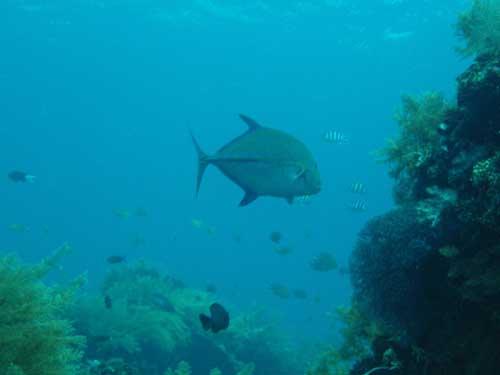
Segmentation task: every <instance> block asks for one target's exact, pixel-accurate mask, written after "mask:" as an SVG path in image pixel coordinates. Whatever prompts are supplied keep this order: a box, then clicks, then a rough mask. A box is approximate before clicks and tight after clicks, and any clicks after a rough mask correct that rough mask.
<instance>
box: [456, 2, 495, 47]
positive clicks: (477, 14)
mask: <svg viewBox="0 0 500 375" xmlns="http://www.w3.org/2000/svg"><path fill="white" fill-rule="evenodd" d="M457 33H458V35H459V36H460V37H461V38H462V39H463V40H464V41H465V46H463V47H461V48H459V49H458V51H459V52H460V53H461V54H462V55H464V56H471V55H481V54H487V53H493V54H498V53H500V0H474V2H473V4H472V7H471V8H470V9H469V10H468V11H466V12H464V13H462V14H461V15H460V17H459V21H458V24H457Z"/></svg>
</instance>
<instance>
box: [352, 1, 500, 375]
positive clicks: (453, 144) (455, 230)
mask: <svg viewBox="0 0 500 375" xmlns="http://www.w3.org/2000/svg"><path fill="white" fill-rule="evenodd" d="M499 9H500V2H498V1H496V0H495V1H493V0H492V1H475V2H474V4H473V6H472V8H471V10H470V11H469V12H467V13H465V14H464V15H462V17H461V19H460V22H459V25H458V27H459V31H460V32H461V33H462V35H463V36H464V37H465V38H466V41H467V49H466V52H467V53H468V54H475V55H477V58H476V60H475V61H474V63H473V64H472V65H471V66H470V67H469V68H468V69H467V70H466V71H465V72H464V73H463V74H462V75H460V76H459V77H458V92H457V104H456V106H450V105H448V104H444V102H443V101H442V100H441V99H439V100H437V99H436V97H434V98H433V99H432V101H434V102H435V103H436V105H430V106H427V105H418V104H419V103H420V104H421V103H425V102H426V101H427V99H420V100H417V101H416V103H417V105H414V104H415V103H413V102H408V100H407V99H404V105H403V113H408V114H409V116H402V117H400V118H401V119H402V120H401V119H400V120H399V123H400V125H402V126H401V133H400V138H399V140H398V141H396V142H393V143H391V144H390V145H389V147H388V149H386V150H385V151H384V152H383V154H385V155H386V160H387V161H388V162H390V163H391V164H392V166H393V167H394V166H395V168H394V169H393V170H392V172H393V173H391V174H392V176H393V177H394V178H395V180H396V186H395V198H396V203H397V205H398V207H397V208H396V209H394V210H392V211H391V212H389V213H387V214H385V215H382V216H380V217H377V218H374V219H372V220H371V221H370V222H369V223H368V224H367V225H366V226H365V228H364V229H363V230H362V231H361V233H360V236H359V240H358V242H357V245H356V248H355V250H354V252H353V254H352V258H351V264H350V267H351V273H352V275H351V276H352V282H353V286H354V297H353V298H354V302H355V304H356V306H358V307H359V309H360V311H361V313H362V314H363V315H365V316H367V317H368V319H370V320H372V321H373V322H375V323H376V324H378V325H379V326H381V327H382V328H383V332H384V333H383V334H382V333H381V334H377V335H375V337H374V338H372V339H371V340H369V341H368V343H369V345H370V348H371V351H370V353H369V354H364V355H363V354H362V355H361V356H360V357H358V358H357V361H356V363H355V365H354V366H353V367H352V368H351V371H350V374H352V375H362V374H366V373H370V371H371V369H376V368H383V369H387V368H389V369H391V368H392V367H393V365H391V364H390V362H391V361H389V362H388V360H387V358H388V355H389V353H390V354H391V356H390V357H393V358H395V359H397V360H393V361H392V362H394V364H395V363H396V362H397V363H398V366H397V368H394V369H393V370H391V371H390V373H391V374H397V373H401V374H405V375H417V374H426V375H441V374H463V375H475V374H481V375H489V374H491V375H494V374H497V373H498V369H499V368H500V347H499V346H498V342H500V319H499V316H500V314H498V311H499V310H500V244H499V241H498V239H499V238H500V226H499V223H500V182H499V181H500V111H499V108H500V56H499V54H498V53H497V52H498V46H499V44H498V41H499V35H500V34H499V30H500V23H498V22H499V21H500V17H498V16H499V13H498V11H499ZM495 12H496V13H495ZM491 25H496V26H494V27H493V26H491ZM439 103H442V105H441V104H439ZM415 108H416V109H415ZM426 112H429V115H427V113H426ZM415 114H417V115H415ZM414 120H415V122H414ZM413 123H418V126H409V124H413ZM423 129H427V130H428V131H423Z"/></svg>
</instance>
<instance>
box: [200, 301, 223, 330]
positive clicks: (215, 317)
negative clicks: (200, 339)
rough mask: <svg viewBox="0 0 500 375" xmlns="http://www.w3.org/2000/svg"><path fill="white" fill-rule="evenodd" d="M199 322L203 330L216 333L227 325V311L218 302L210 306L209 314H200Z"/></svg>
mask: <svg viewBox="0 0 500 375" xmlns="http://www.w3.org/2000/svg"><path fill="white" fill-rule="evenodd" d="M200 322H201V325H202V326H203V329H204V330H205V331H212V332H213V333H217V332H219V331H222V330H224V329H227V327H229V313H228V312H227V311H226V309H225V308H224V307H223V306H222V305H221V304H219V303H213V304H212V305H211V306H210V316H208V315H205V314H200Z"/></svg>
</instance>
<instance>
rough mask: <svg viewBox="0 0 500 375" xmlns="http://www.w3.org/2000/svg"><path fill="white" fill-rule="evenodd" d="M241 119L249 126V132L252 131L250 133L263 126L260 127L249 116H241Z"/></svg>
mask: <svg viewBox="0 0 500 375" xmlns="http://www.w3.org/2000/svg"><path fill="white" fill-rule="evenodd" d="M240 118H241V119H242V120H243V122H244V123H245V124H247V125H248V130H250V131H253V130H257V129H259V128H262V125H260V124H259V123H258V122H257V121H255V120H254V119H252V118H250V117H248V116H245V115H242V114H240Z"/></svg>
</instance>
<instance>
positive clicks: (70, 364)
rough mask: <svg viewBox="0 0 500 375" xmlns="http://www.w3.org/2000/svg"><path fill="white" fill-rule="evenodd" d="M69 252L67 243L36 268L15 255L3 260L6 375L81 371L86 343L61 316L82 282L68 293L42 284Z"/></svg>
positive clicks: (0, 292) (0, 358) (1, 359)
mask: <svg viewBox="0 0 500 375" xmlns="http://www.w3.org/2000/svg"><path fill="white" fill-rule="evenodd" d="M68 251H69V247H68V246H66V245H65V246H63V247H61V248H60V249H59V250H58V251H56V253H55V254H54V255H53V256H52V257H49V258H47V259H45V260H44V261H42V262H41V263H40V264H38V265H35V266H31V267H30V266H25V265H21V264H20V263H19V262H18V261H17V259H16V258H15V257H12V256H8V257H4V258H1V259H0V307H1V310H0V369H4V371H6V374H9V375H40V374H44V375H66V374H67V375H73V374H76V373H77V371H78V369H79V366H78V361H79V360H80V358H81V351H80V349H81V348H82V346H83V343H84V341H83V338H82V337H79V336H76V335H74V332H73V328H72V326H71V324H70V322H69V321H68V320H65V319H63V318H62V316H61V315H62V313H63V312H64V311H65V310H66V308H67V307H68V305H69V304H70V303H71V300H72V297H73V295H74V293H75V291H76V289H77V288H78V287H79V286H80V284H81V280H78V281H77V282H75V283H74V285H73V286H72V287H70V288H67V289H56V288H49V287H47V286H45V285H44V284H43V283H42V282H41V278H42V277H43V276H45V275H46V274H47V273H48V272H49V271H50V269H51V268H53V266H54V265H55V264H56V262H57V260H58V259H59V258H60V257H62V256H63V255H64V254H65V253H67V252H68Z"/></svg>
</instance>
